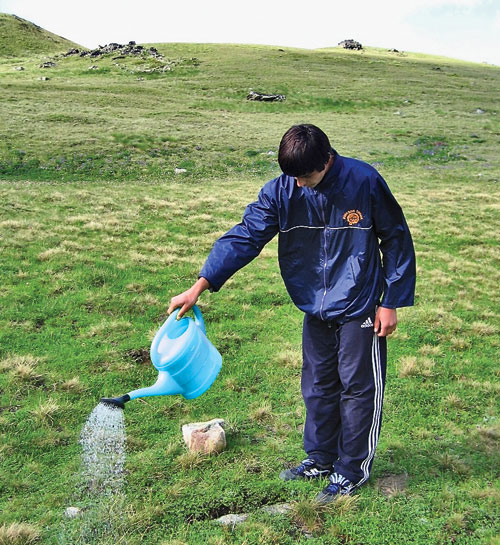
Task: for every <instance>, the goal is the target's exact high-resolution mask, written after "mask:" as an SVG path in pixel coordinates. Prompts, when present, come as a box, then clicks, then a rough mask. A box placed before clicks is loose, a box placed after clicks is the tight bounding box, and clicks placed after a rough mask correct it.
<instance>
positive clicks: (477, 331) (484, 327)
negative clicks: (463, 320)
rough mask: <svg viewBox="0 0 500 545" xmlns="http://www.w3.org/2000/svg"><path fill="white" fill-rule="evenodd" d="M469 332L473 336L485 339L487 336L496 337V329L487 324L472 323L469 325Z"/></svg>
mask: <svg viewBox="0 0 500 545" xmlns="http://www.w3.org/2000/svg"><path fill="white" fill-rule="evenodd" d="M470 330H471V332H472V333H473V334H474V335H479V336H480V337H486V336H488V335H496V333H497V332H498V328H497V327H496V326H494V325H492V324H489V323H487V322H472V324H471V325H470Z"/></svg>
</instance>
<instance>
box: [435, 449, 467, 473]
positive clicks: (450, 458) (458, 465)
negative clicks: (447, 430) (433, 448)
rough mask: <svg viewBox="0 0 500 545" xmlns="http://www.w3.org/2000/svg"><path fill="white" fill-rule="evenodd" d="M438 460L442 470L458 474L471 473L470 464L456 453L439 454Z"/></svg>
mask: <svg viewBox="0 0 500 545" xmlns="http://www.w3.org/2000/svg"><path fill="white" fill-rule="evenodd" d="M437 462H438V465H439V467H440V468H441V470H443V471H451V472H453V473H456V474H457V475H463V476H465V475H468V474H469V473H470V468H469V466H468V465H467V464H466V463H465V462H464V461H463V460H461V459H460V458H459V457H458V456H455V455H454V454H448V453H447V452H446V453H444V454H440V455H438V456H437Z"/></svg>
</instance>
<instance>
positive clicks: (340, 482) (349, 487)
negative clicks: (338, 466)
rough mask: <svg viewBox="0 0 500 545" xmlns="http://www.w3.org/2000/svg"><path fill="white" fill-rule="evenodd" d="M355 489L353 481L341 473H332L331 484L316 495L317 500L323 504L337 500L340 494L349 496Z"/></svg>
mask: <svg viewBox="0 0 500 545" xmlns="http://www.w3.org/2000/svg"><path fill="white" fill-rule="evenodd" d="M353 491H354V486H353V484H352V483H351V481H349V480H348V479H346V478H345V477H343V476H342V475H340V474H339V473H334V474H333V475H330V484H329V485H328V486H327V487H326V488H324V489H323V490H322V491H321V492H320V493H319V494H318V495H317V496H316V501H317V502H318V503H321V504H327V503H330V502H332V501H335V500H336V499H338V498H339V497H340V496H348V495H349V494H352V492H353Z"/></svg>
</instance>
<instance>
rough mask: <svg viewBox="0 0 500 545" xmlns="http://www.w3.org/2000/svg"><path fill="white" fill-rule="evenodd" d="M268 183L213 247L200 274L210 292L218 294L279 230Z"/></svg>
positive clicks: (275, 209)
mask: <svg viewBox="0 0 500 545" xmlns="http://www.w3.org/2000/svg"><path fill="white" fill-rule="evenodd" d="M271 183H272V182H270V183H269V184H266V186H264V187H263V188H262V190H261V191H260V193H259V197H258V199H257V201H255V202H253V203H251V204H249V205H248V206H247V207H246V209H245V212H244V214H243V218H242V220H241V223H238V224H237V225H235V226H234V227H233V228H232V229H230V230H229V231H228V232H227V233H226V234H225V235H222V236H221V237H220V238H219V239H218V240H217V241H216V242H215V244H214V245H213V247H212V250H211V252H210V254H209V255H208V258H207V260H206V261H205V264H204V265H203V268H202V269H201V272H200V274H199V276H200V277H201V276H202V277H204V278H206V279H207V280H208V282H209V283H210V286H211V290H212V291H219V289H220V288H221V287H222V285H223V284H224V283H225V282H226V280H228V279H229V278H230V277H231V276H232V275H233V274H234V273H235V272H236V271H238V270H239V269H241V268H242V267H244V266H245V265H247V264H248V263H250V261H252V259H254V258H255V257H257V256H258V255H259V254H260V252H261V250H262V248H263V247H264V246H265V245H266V244H267V243H268V242H269V241H270V240H271V239H272V238H273V237H274V236H275V235H276V233H277V232H278V231H279V219H278V208H277V205H276V202H275V200H274V198H273V196H272V194H271V191H270V190H269V188H270V184H271Z"/></svg>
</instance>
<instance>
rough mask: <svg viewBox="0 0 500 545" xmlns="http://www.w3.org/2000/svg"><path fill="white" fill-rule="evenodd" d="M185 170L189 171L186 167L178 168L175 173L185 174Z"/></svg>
mask: <svg viewBox="0 0 500 545" xmlns="http://www.w3.org/2000/svg"><path fill="white" fill-rule="evenodd" d="M184 172H187V170H186V169H185V168H176V169H175V173H176V174H183V173H184Z"/></svg>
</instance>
